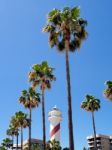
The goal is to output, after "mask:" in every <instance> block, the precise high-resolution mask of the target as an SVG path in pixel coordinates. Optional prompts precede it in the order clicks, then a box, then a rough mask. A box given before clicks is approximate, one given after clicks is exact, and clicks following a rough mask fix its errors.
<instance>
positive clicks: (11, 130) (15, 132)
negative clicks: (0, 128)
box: [6, 124, 19, 136]
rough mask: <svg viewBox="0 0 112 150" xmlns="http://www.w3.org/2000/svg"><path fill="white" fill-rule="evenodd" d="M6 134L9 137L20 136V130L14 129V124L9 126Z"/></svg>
mask: <svg viewBox="0 0 112 150" xmlns="http://www.w3.org/2000/svg"><path fill="white" fill-rule="evenodd" d="M6 134H7V135H9V136H16V135H18V134H19V133H18V128H16V127H14V126H13V125H12V124H10V125H9V129H7V131H6Z"/></svg>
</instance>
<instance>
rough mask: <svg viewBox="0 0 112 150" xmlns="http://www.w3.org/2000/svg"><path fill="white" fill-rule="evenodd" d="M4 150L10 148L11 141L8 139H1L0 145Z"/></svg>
mask: <svg viewBox="0 0 112 150" xmlns="http://www.w3.org/2000/svg"><path fill="white" fill-rule="evenodd" d="M1 145H2V146H3V147H4V148H11V147H12V140H11V139H10V138H5V139H3V142H2V144H1Z"/></svg>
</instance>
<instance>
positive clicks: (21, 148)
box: [21, 126, 23, 150]
mask: <svg viewBox="0 0 112 150" xmlns="http://www.w3.org/2000/svg"><path fill="white" fill-rule="evenodd" d="M21 150H23V127H22V126H21Z"/></svg>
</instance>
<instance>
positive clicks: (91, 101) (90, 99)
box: [81, 95, 100, 112]
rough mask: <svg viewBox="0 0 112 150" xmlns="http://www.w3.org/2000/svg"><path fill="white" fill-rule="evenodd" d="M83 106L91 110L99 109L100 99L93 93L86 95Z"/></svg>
mask: <svg viewBox="0 0 112 150" xmlns="http://www.w3.org/2000/svg"><path fill="white" fill-rule="evenodd" d="M81 108H83V109H85V110H86V111H91V112H94V111H97V110H98V109H100V100H99V99H97V98H95V97H94V96H92V95H86V98H85V100H84V101H83V102H82V104H81Z"/></svg>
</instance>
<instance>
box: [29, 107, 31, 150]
mask: <svg viewBox="0 0 112 150" xmlns="http://www.w3.org/2000/svg"><path fill="white" fill-rule="evenodd" d="M29 117H30V124H29V150H31V122H32V110H31V107H30V109H29Z"/></svg>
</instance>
